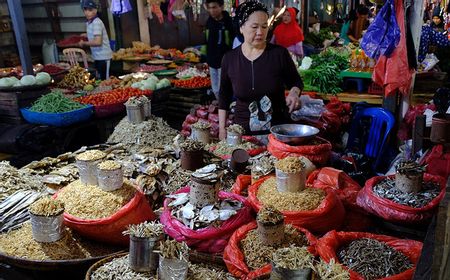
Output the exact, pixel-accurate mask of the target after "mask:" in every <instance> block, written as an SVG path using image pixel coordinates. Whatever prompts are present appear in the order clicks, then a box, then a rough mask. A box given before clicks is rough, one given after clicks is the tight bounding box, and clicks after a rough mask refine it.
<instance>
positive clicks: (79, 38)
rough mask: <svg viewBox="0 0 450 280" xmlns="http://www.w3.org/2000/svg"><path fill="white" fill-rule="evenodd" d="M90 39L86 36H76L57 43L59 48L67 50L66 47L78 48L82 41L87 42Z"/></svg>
mask: <svg viewBox="0 0 450 280" xmlns="http://www.w3.org/2000/svg"><path fill="white" fill-rule="evenodd" d="M87 40H88V38H87V37H86V36H80V35H74V36H70V37H67V38H64V39H62V40H61V41H59V42H58V43H57V45H58V47H60V48H66V47H74V46H77V47H78V43H79V42H80V41H87Z"/></svg>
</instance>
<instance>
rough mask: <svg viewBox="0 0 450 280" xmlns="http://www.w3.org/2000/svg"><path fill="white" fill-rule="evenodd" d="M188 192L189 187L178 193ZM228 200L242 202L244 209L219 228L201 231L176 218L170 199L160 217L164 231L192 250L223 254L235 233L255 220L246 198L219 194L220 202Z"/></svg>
mask: <svg viewBox="0 0 450 280" xmlns="http://www.w3.org/2000/svg"><path fill="white" fill-rule="evenodd" d="M187 192H189V187H185V188H182V189H180V190H178V191H177V192H176V193H187ZM227 198H228V199H233V200H238V201H240V202H242V203H243V207H242V209H241V210H239V211H238V213H237V214H236V215H234V216H232V217H231V218H230V219H228V220H226V221H224V222H223V223H222V224H221V225H220V226H219V227H213V226H210V227H207V228H203V229H199V230H192V229H190V228H189V227H187V226H185V225H184V224H183V223H181V222H180V221H178V220H177V219H176V218H174V217H173V216H172V214H171V209H170V208H169V206H168V204H169V202H170V199H166V200H164V211H163V213H162V214H161V217H160V221H161V223H162V224H163V225H164V231H165V232H166V234H168V235H169V236H170V237H172V238H173V239H175V240H177V241H178V242H182V241H184V242H186V244H187V245H188V246H189V247H190V248H192V249H195V250H197V251H199V252H206V253H211V254H215V253H221V252H223V249H224V248H225V246H226V245H227V243H228V239H229V238H230V236H231V235H232V234H233V232H234V231H235V230H236V229H237V228H239V227H240V226H242V225H244V224H246V223H248V222H250V221H251V220H252V219H253V210H252V207H251V206H250V204H249V203H248V202H247V200H246V199H245V198H244V197H242V196H240V195H237V194H233V193H228V192H223V191H221V192H219V199H220V200H223V199H227Z"/></svg>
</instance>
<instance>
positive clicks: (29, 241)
mask: <svg viewBox="0 0 450 280" xmlns="http://www.w3.org/2000/svg"><path fill="white" fill-rule="evenodd" d="M62 236H63V237H62V238H61V239H60V240H58V241H56V242H52V243H42V242H37V241H35V240H34V239H33V234H32V230H31V224H30V223H28V222H27V223H24V224H23V226H22V227H21V228H19V229H17V230H13V231H10V232H8V233H4V234H0V252H2V253H3V254H6V255H9V256H12V257H17V258H23V259H28V260H39V261H44V260H72V259H84V258H91V257H98V256H105V255H108V254H112V253H114V252H117V251H118V249H117V248H113V247H108V246H105V245H104V244H99V243H98V242H90V241H87V240H85V239H82V238H80V237H79V236H78V235H76V234H75V233H74V232H72V231H71V230H70V229H68V228H65V229H64V233H63V234H62Z"/></svg>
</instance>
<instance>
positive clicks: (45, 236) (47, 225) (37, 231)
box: [29, 211, 64, 243]
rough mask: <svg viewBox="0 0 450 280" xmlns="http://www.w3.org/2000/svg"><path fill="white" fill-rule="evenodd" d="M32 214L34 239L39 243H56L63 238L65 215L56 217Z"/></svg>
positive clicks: (61, 214)
mask: <svg viewBox="0 0 450 280" xmlns="http://www.w3.org/2000/svg"><path fill="white" fill-rule="evenodd" d="M29 213H30V221H31V230H32V234H33V239H34V240H36V241H37V242H46V243H50V242H55V241H58V240H59V239H61V237H62V236H63V226H62V224H63V221H64V217H63V213H64V211H61V213H59V214H57V215H54V216H50V217H47V216H40V215H35V214H33V213H31V212H29Z"/></svg>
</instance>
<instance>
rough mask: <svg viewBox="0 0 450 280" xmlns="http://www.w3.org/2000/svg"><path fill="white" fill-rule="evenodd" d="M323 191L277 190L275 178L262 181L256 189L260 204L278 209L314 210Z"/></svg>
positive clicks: (322, 196)
mask: <svg viewBox="0 0 450 280" xmlns="http://www.w3.org/2000/svg"><path fill="white" fill-rule="evenodd" d="M325 196H326V195H325V192H324V191H323V190H320V189H313V188H306V189H305V190H303V191H301V192H297V193H291V192H284V193H280V192H278V190H277V183H276V178H275V177H271V178H269V179H267V180H266V181H264V183H262V184H261V186H260V187H259V189H258V193H257V198H258V200H259V201H260V202H261V204H262V205H271V206H273V207H275V208H276V209H278V210H280V211H308V210H314V209H316V208H317V207H319V205H320V204H321V203H322V201H323V200H324V198H325Z"/></svg>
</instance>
